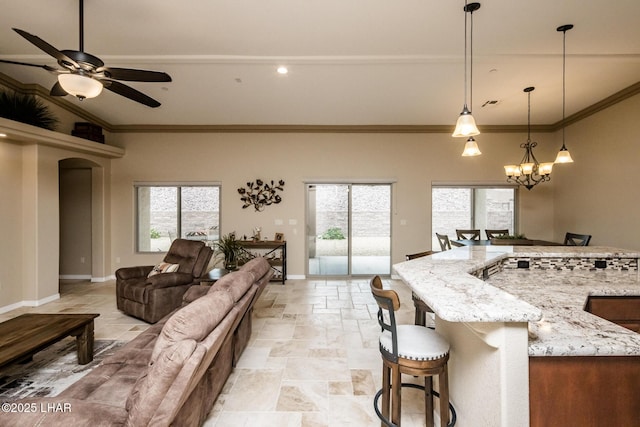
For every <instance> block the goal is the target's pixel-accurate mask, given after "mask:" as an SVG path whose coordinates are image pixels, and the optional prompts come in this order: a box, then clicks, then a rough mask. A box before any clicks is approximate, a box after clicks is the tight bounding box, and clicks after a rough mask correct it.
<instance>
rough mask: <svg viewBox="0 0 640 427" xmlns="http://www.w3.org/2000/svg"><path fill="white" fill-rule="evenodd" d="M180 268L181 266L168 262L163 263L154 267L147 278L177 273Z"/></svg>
mask: <svg viewBox="0 0 640 427" xmlns="http://www.w3.org/2000/svg"><path fill="white" fill-rule="evenodd" d="M178 268H180V264H171V263H168V262H161V263H160V264H158V265H156V266H154V267H153V268H152V269H151V271H150V272H149V275H148V276H147V277H151V276H155V275H156V274H160V273H175V272H176V271H178Z"/></svg>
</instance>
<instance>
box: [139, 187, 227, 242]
mask: <svg viewBox="0 0 640 427" xmlns="http://www.w3.org/2000/svg"><path fill="white" fill-rule="evenodd" d="M150 187H174V188H176V189H177V194H176V205H177V206H176V238H181V236H182V188H185V187H209V188H214V187H215V188H217V189H218V206H217V208H218V230H220V224H221V222H222V184H221V183H220V182H218V181H207V182H190V181H186V182H180V181H170V182H158V181H153V182H143V181H141V182H134V183H133V205H134V209H133V215H134V218H133V221H134V227H133V228H134V230H133V233H134V239H133V246H134V248H133V249H134V253H136V254H149V253H158V252H162V251H152V250H141V249H140V206H139V193H138V192H139V190H140V189H141V188H150ZM214 212H215V211H214ZM202 240H203V241H207V239H206V237H205V238H203V239H202ZM165 252H166V251H165Z"/></svg>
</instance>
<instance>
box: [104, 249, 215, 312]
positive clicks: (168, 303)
mask: <svg viewBox="0 0 640 427" xmlns="http://www.w3.org/2000/svg"><path fill="white" fill-rule="evenodd" d="M212 254H213V251H212V250H211V248H210V247H208V246H206V245H205V244H204V242H202V241H196V240H186V239H176V240H174V241H173V243H172V244H171V247H170V248H169V251H168V252H167V254H166V256H165V257H164V262H166V263H170V264H179V267H178V270H177V271H176V272H172V273H159V274H155V275H152V276H151V277H148V276H149V273H150V272H151V270H153V268H154V266H153V265H147V266H141V267H124V268H120V269H118V270H117V271H116V303H117V306H118V310H121V311H123V312H125V313H126V314H128V315H130V316H134V317H137V318H139V319H142V320H144V321H146V322H149V323H155V322H157V321H158V320H160V319H162V318H163V317H164V316H166V315H167V314H169V313H170V312H172V311H173V310H175V309H176V308H178V307H179V306H180V305H181V304H182V296H183V295H184V293H185V292H186V291H187V289H189V287H190V286H192V285H197V284H199V283H200V280H199V278H200V277H201V276H203V275H204V274H205V272H206V270H207V266H208V265H209V261H210V260H211V255H212Z"/></svg>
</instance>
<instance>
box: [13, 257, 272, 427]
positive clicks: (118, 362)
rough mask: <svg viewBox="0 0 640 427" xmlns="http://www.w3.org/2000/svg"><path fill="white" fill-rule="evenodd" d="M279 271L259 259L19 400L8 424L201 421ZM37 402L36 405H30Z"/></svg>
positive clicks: (194, 291)
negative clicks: (54, 391)
mask: <svg viewBox="0 0 640 427" xmlns="http://www.w3.org/2000/svg"><path fill="white" fill-rule="evenodd" d="M272 275H273V272H272V270H271V268H270V267H269V264H268V262H267V261H266V260H265V259H264V258H256V259H253V260H251V261H250V262H248V263H247V264H245V265H244V266H243V267H242V268H241V269H240V270H238V271H236V272H232V273H229V274H227V275H226V276H224V277H222V278H221V279H220V280H218V281H217V282H216V283H215V284H213V285H212V286H210V287H209V286H204V285H195V286H192V287H191V288H190V289H189V290H188V291H187V293H186V294H185V295H184V297H183V301H184V303H183V306H182V307H180V308H178V309H177V310H176V311H174V312H173V313H171V314H169V315H167V316H166V317H165V318H163V319H162V320H160V321H159V322H158V323H156V324H154V325H151V326H150V327H149V328H148V329H147V330H146V331H144V332H143V333H141V334H140V335H139V336H138V337H136V338H135V339H134V340H132V341H130V342H129V343H127V344H126V345H125V346H123V347H122V348H121V349H120V350H118V351H117V352H116V353H115V354H113V355H112V356H110V357H108V358H105V360H103V361H102V363H101V364H100V365H99V366H98V367H96V368H95V369H94V370H92V371H91V372H90V373H89V374H87V375H86V376H85V377H83V378H82V379H80V380H79V381H77V382H76V383H74V384H73V385H71V386H70V387H69V388H67V389H66V390H65V391H63V392H62V393H61V394H59V395H58V396H56V397H46V398H30V399H22V400H19V401H16V402H17V403H18V404H19V405H21V406H20V407H22V408H23V409H24V408H27V410H23V411H21V412H20V413H7V412H2V413H0V425H2V426H20V427H25V426H47V427H48V426H74V427H77V426H91V427H98V426H133V427H138V426H169V425H174V426H199V425H201V424H202V423H203V421H204V420H205V419H206V417H207V414H208V413H209V411H210V410H211V408H212V407H213V404H214V402H215V400H216V398H217V397H218V395H219V394H220V391H221V390H222V387H223V386H224V384H225V382H226V381H227V378H228V377H229V375H230V373H231V371H232V369H233V367H234V366H235V364H236V362H237V360H238V358H239V357H240V355H241V354H242V351H243V350H244V349H245V347H246V345H247V343H248V341H249V337H250V336H251V316H252V307H253V305H254V303H255V301H256V300H257V298H258V297H259V296H260V294H261V293H262V291H263V290H264V288H265V286H266V285H267V283H268V282H269V279H270V278H271V276H272ZM29 409H31V411H30V412H27V411H28V410H29Z"/></svg>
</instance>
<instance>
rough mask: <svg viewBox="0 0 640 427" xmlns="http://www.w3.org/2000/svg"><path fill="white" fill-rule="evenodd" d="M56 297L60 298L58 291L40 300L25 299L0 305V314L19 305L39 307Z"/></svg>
mask: <svg viewBox="0 0 640 427" xmlns="http://www.w3.org/2000/svg"><path fill="white" fill-rule="evenodd" d="M57 299H60V294H59V293H55V294H53V295H51V296H48V297H46V298H42V299H40V300H36V301H34V300H25V301H20V302H16V303H14V304H9V305H5V306H4V307H0V314H1V313H6V312H8V311H11V310H15V309H17V308H20V307H39V306H41V305H43V304H46V303H49V302H51V301H55V300H57Z"/></svg>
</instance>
